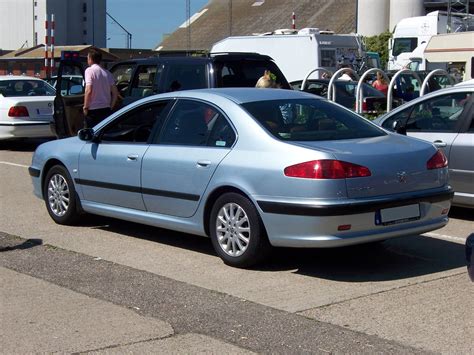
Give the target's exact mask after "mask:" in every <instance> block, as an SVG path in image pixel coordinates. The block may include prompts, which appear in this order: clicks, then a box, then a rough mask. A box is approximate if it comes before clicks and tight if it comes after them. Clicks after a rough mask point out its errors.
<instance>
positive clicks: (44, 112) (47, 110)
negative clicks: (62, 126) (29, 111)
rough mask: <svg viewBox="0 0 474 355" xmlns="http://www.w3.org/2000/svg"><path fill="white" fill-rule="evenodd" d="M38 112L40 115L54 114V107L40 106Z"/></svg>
mask: <svg viewBox="0 0 474 355" xmlns="http://www.w3.org/2000/svg"><path fill="white" fill-rule="evenodd" d="M36 112H38V115H42V116H46V115H52V114H53V109H51V108H49V107H48V108H39V109H37V110H36Z"/></svg>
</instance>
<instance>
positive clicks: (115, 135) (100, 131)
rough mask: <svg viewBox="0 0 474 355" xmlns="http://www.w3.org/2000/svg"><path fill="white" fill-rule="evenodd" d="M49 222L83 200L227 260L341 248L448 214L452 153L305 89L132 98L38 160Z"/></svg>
mask: <svg viewBox="0 0 474 355" xmlns="http://www.w3.org/2000/svg"><path fill="white" fill-rule="evenodd" d="M29 170H30V175H31V176H32V180H33V185H34V191H35V193H36V195H37V196H38V197H40V198H42V199H44V200H45V202H46V208H47V210H48V212H49V214H50V216H51V217H52V219H53V220H54V221H56V222H57V223H60V224H72V223H75V222H77V220H78V218H80V214H81V213H82V212H88V213H94V214H99V215H103V216H110V217H115V218H120V219H125V220H129V221H134V222H139V223H144V224H149V225H153V226H159V227H163V228H169V229H173V230H178V231H182V232H186V233H191V234H197V235H202V236H210V237H211V240H212V243H213V245H214V248H215V250H216V252H217V254H218V255H219V256H220V257H221V258H222V259H223V260H224V262H225V263H227V264H229V265H233V266H238V267H249V266H251V265H253V264H255V263H257V262H259V261H261V260H262V259H264V258H265V256H266V255H267V254H268V252H269V251H270V249H271V246H275V247H301V248H312V247H337V246H344V245H351V244H358V243H367V242H374V241H379V240H384V239H387V238H392V237H399V236H404V235H411V234H418V233H424V232H428V231H431V230H434V229H437V228H441V227H443V226H444V225H445V224H446V223H447V222H448V211H449V208H450V205H451V199H452V194H453V193H452V190H451V188H450V186H449V185H448V169H447V160H446V157H445V156H444V154H443V153H442V151H440V150H438V149H437V148H436V147H435V146H434V145H433V144H431V143H427V142H423V141H420V140H417V139H413V138H409V137H405V136H402V135H398V134H393V133H389V132H387V131H386V130H384V129H382V128H380V127H378V126H376V125H375V124H372V123H370V122H368V121H366V120H365V119H363V118H362V117H360V116H358V115H356V114H354V113H352V112H351V111H349V110H347V109H345V108H343V107H342V106H339V105H337V104H333V103H331V102H328V101H326V100H324V99H320V98H317V97H315V96H314V95H311V94H306V93H302V92H296V91H289V90H281V89H214V90H213V89H210V90H190V91H182V92H173V93H168V94H162V95H157V96H153V97H149V98H146V99H142V100H140V101H137V102H136V103H133V104H131V105H129V106H127V107H125V108H123V109H122V110H120V111H119V112H117V113H115V114H114V115H112V116H111V117H109V118H107V119H106V120H104V121H103V122H102V123H100V124H99V125H97V126H96V127H94V128H93V129H84V130H81V131H80V132H79V135H78V137H73V138H68V139H63V140H58V141H52V142H48V143H45V144H42V145H41V146H39V147H38V149H37V150H36V152H35V154H34V156H33V161H32V165H31V167H30V169H29Z"/></svg>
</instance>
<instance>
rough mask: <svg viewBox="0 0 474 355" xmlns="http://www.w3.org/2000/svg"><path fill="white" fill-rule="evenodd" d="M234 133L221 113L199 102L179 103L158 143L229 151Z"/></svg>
mask: <svg viewBox="0 0 474 355" xmlns="http://www.w3.org/2000/svg"><path fill="white" fill-rule="evenodd" d="M234 141H235V133H234V131H233V129H232V127H231V125H230V124H229V122H228V121H227V119H226V118H225V117H224V116H223V115H222V113H221V112H220V111H219V110H217V109H216V108H214V107H213V106H210V105H207V104H205V103H202V102H197V101H189V100H181V101H179V102H178V103H177V104H176V107H175V108H174V110H173V112H172V113H171V116H170V118H169V120H168V121H167V122H166V124H165V126H164V128H163V132H162V134H161V137H160V140H159V143H161V144H176V145H185V146H209V147H218V148H219V147H221V148H228V147H231V146H232V144H233V143H234Z"/></svg>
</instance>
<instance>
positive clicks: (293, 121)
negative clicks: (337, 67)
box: [242, 99, 386, 141]
mask: <svg viewBox="0 0 474 355" xmlns="http://www.w3.org/2000/svg"><path fill="white" fill-rule="evenodd" d="M242 106H243V107H244V108H245V109H246V110H247V111H248V112H249V113H250V114H251V115H252V116H253V117H254V118H255V119H256V120H257V121H258V122H259V123H260V124H262V125H263V126H264V127H265V128H266V129H267V131H269V132H270V133H271V134H272V135H273V136H274V137H276V138H278V139H280V140H283V141H326V140H341V139H356V138H370V137H378V136H383V135H385V134H386V133H385V132H384V131H383V130H381V129H379V128H378V127H376V126H374V125H373V124H371V123H369V122H367V121H366V120H365V119H364V118H362V117H360V116H358V115H356V114H354V113H352V112H350V111H348V110H345V109H343V108H341V107H339V106H336V105H334V104H332V103H330V102H327V101H323V100H313V99H303V100H272V101H259V102H249V103H245V104H243V105H242Z"/></svg>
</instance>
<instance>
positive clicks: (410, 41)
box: [393, 37, 418, 56]
mask: <svg viewBox="0 0 474 355" xmlns="http://www.w3.org/2000/svg"><path fill="white" fill-rule="evenodd" d="M417 46H418V39H417V38H416V37H411V38H395V40H394V41H393V55H394V56H397V55H400V54H401V53H411V52H413V51H414V50H415V48H416V47H417Z"/></svg>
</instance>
